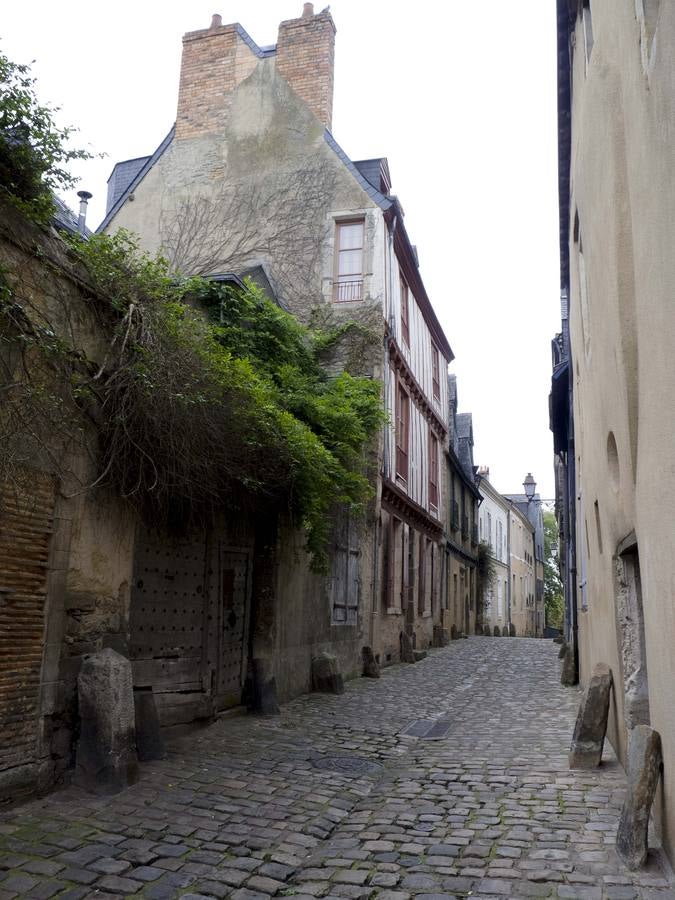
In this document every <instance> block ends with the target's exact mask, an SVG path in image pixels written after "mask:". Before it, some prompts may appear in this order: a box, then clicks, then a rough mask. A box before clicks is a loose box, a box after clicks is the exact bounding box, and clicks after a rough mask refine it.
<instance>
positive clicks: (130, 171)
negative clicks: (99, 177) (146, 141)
mask: <svg viewBox="0 0 675 900" xmlns="http://www.w3.org/2000/svg"><path fill="white" fill-rule="evenodd" d="M149 159H150V157H149V156H139V157H137V158H136V159H125V160H123V161H122V162H118V163H117V164H116V165H115V167H114V168H113V170H112V172H111V173H110V178H109V179H108V198H107V200H106V204H105V211H106V215H107V213H108V211H109V210H110V209H111V208H112V207H113V206H114V205H115V204H116V203H117V201H118V200H119V199H120V197H121V196H122V194H123V193H124V192H125V191H126V189H127V188H128V187H129V185H130V184H131V182H132V181H133V180H134V178H135V177H136V176H137V175H138V173H139V172H140V171H141V169H142V168H143V166H144V165H145V164H146V162H147V161H148V160H149Z"/></svg>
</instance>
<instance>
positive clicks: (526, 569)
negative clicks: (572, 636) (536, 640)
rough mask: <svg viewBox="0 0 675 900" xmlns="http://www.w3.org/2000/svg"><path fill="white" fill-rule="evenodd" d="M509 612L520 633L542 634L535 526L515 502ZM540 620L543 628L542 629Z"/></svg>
mask: <svg viewBox="0 0 675 900" xmlns="http://www.w3.org/2000/svg"><path fill="white" fill-rule="evenodd" d="M509 577H510V579H511V582H510V590H509V614H510V624H511V625H513V627H514V628H515V632H516V635H517V636H518V637H540V636H542V635H543V621H542V622H540V623H538V622H537V607H536V602H535V592H536V584H535V569H534V526H533V525H532V523H531V522H530V521H529V519H528V518H527V516H526V515H525V513H523V512H522V511H521V510H520V509H519V508H518V506H517V504H515V503H512V502H511V503H509ZM538 624H540V625H541V630H540V631H538Z"/></svg>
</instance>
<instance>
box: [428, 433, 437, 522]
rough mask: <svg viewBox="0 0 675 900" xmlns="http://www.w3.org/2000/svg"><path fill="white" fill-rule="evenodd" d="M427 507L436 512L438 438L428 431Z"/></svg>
mask: <svg viewBox="0 0 675 900" xmlns="http://www.w3.org/2000/svg"><path fill="white" fill-rule="evenodd" d="M429 509H430V510H431V511H432V512H435V513H438V438H437V437H436V435H435V434H434V433H433V432H432V431H429Z"/></svg>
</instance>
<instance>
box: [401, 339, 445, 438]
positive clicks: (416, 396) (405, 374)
mask: <svg viewBox="0 0 675 900" xmlns="http://www.w3.org/2000/svg"><path fill="white" fill-rule="evenodd" d="M387 349H388V351H389V360H390V362H391V364H392V365H393V367H394V370H395V371H396V373H397V374H398V376H399V378H400V380H401V381H402V382H403V384H404V385H405V386H406V388H407V390H408V392H409V393H410V396H411V397H412V399H413V401H414V402H415V405H416V406H417V407H418V409H420V410H421V411H422V413H423V414H424V417H425V418H426V420H427V421H428V422H429V424H430V425H431V427H432V428H433V429H434V431H435V432H436V433H437V434H438V436H439V437H440V438H441V440H444V439H445V436H446V434H447V433H448V428H447V426H446V425H445V423H444V422H443V420H442V419H441V418H440V416H439V415H438V413H437V412H436V410H435V409H434V408H433V406H432V405H431V403H429V400H428V398H427V395H426V394H425V393H424V390H423V388H422V385H421V384H420V383H419V381H418V380H417V379H416V378H415V376H414V375H413V373H412V369H411V368H410V366H409V365H408V362H407V360H406V358H405V357H404V356H403V353H402V352H401V348H400V347H399V346H398V344H397V343H396V341H395V339H394V338H393V337H392V336H391V335H389V337H388V339H387Z"/></svg>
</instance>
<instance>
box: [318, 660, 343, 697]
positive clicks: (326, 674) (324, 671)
mask: <svg viewBox="0 0 675 900" xmlns="http://www.w3.org/2000/svg"><path fill="white" fill-rule="evenodd" d="M312 690H313V691H318V692H319V693H322V694H343V693H344V690H345V685H344V681H343V680H342V673H341V672H339V671H338V666H337V658H336V657H335V656H331V654H330V653H320V654H319V655H318V656H315V657H314V659H313V660H312Z"/></svg>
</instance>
